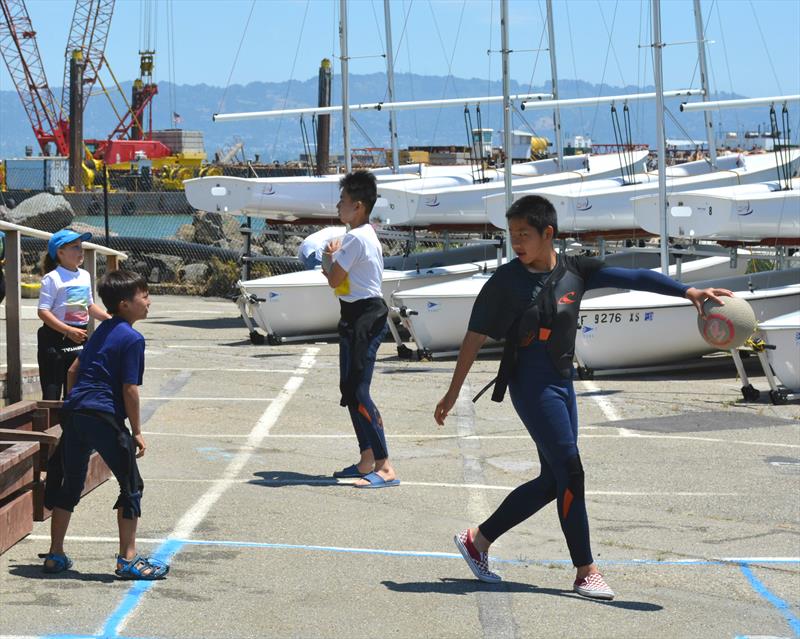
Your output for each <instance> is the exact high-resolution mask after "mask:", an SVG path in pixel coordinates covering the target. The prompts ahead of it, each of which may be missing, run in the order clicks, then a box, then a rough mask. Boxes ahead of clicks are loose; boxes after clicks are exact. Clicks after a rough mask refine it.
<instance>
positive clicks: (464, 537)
mask: <svg viewBox="0 0 800 639" xmlns="http://www.w3.org/2000/svg"><path fill="white" fill-rule="evenodd" d="M453 541H454V542H455V544H456V548H458V550H459V551H460V552H461V556H462V557H464V561H466V562H467V565H468V566H469V569H470V570H471V571H472V574H473V575H475V576H476V577H477V578H478V579H480V580H481V581H485V582H486V583H490V584H496V583H497V582H499V581H502V580H503V579H502V577H500V575H496V574H495V573H493V572H492V571H491V570H489V555H488V554H487V553H485V552H478V549H477V548H475V545H474V544H473V543H472V533H470V530H469V528H467V529H466V530H462V531H461V532H460V533H458V534H457V535H456V536H455V537H453Z"/></svg>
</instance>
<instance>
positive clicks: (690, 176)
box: [486, 149, 800, 233]
mask: <svg viewBox="0 0 800 639" xmlns="http://www.w3.org/2000/svg"><path fill="white" fill-rule="evenodd" d="M781 157H785V156H779V155H777V154H775V153H763V154H754V155H726V156H722V157H719V158H717V168H716V169H712V167H711V165H710V164H709V163H708V162H707V161H706V160H698V161H696V162H687V163H685V164H679V165H677V166H671V167H668V168H667V169H666V170H665V172H666V176H667V194H668V195H670V194H675V193H682V192H685V191H695V190H697V189H706V188H715V187H723V186H733V185H736V184H754V183H758V182H763V181H765V180H769V179H770V177H772V176H774V175H775V172H776V167H777V166H778V163H779V160H780V158H781ZM788 162H789V164H790V167H789V168H790V170H791V171H794V170H795V169H796V168H797V166H798V164H800V150H797V149H795V150H792V151H791V153H790V154H789V160H788ZM657 192H658V172H657V171H650V172H647V173H639V174H636V175H635V176H634V179H633V180H632V181H631V182H630V183H626V182H624V181H623V180H622V178H614V179H609V180H591V181H588V182H580V183H576V184H568V185H565V186H555V187H552V188H551V187H548V188H542V189H535V190H532V189H528V190H525V191H519V192H515V193H514V199H519V198H521V197H523V196H525V195H531V194H534V195H541V196H543V197H546V198H547V199H548V200H550V202H552V204H553V206H554V207H555V209H556V212H557V214H558V230H559V232H561V233H578V232H592V231H622V230H626V231H627V230H631V229H636V228H638V225H637V222H636V217H635V215H634V208H633V204H632V202H631V198H634V197H638V196H643V195H654V194H657ZM486 208H487V210H488V211H489V216H490V219H491V221H492V224H494V225H495V226H497V227H498V228H505V227H506V220H505V208H506V207H505V200H504V199H503V197H502V196H492V197H487V198H486Z"/></svg>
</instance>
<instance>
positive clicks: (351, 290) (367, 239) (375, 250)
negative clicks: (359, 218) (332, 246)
mask: <svg viewBox="0 0 800 639" xmlns="http://www.w3.org/2000/svg"><path fill="white" fill-rule="evenodd" d="M333 261H334V262H336V263H337V264H338V265H339V266H341V267H342V268H343V269H344V270H345V271H347V278H346V279H345V281H344V282H343V283H342V284H340V285H339V286H337V287H336V291H335V292H336V295H338V296H339V298H340V299H343V300H344V301H345V302H355V301H356V300H363V299H367V298H369V297H383V291H382V290H381V282H382V280H383V248H382V247H381V243H380V242H379V241H378V236H377V235H376V234H375V229H373V228H372V226H371V225H369V224H362V225H361V226H359V227H358V228H354V229H352V230H351V231H350V232H349V233H348V234H347V235H345V236H344V238H343V239H342V248H340V249H339V250H338V251H336V253H334V254H333Z"/></svg>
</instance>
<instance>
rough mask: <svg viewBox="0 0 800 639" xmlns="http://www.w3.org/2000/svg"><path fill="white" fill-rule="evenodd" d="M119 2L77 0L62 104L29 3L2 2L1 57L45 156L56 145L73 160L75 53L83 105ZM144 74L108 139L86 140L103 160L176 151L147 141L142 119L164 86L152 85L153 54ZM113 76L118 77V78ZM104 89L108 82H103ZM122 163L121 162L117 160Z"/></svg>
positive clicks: (101, 62) (143, 62)
mask: <svg viewBox="0 0 800 639" xmlns="http://www.w3.org/2000/svg"><path fill="white" fill-rule="evenodd" d="M114 2H115V0H76V2H75V10H74V12H73V15H72V24H71V26H70V33H69V37H68V39H67V47H66V51H65V56H64V57H65V66H64V80H63V83H62V87H63V88H62V94H61V102H60V103H56V101H55V98H54V96H53V93H52V91H51V90H50V87H49V85H48V84H47V77H46V76H45V72H44V67H43V65H42V59H41V56H40V55H39V47H38V45H37V44H36V31H34V30H33V26H32V24H31V19H30V16H29V15H28V10H27V8H26V6H25V0H0V10H2V18H3V19H2V21H0V54H1V55H2V57H3V59H4V60H5V63H6V66H7V67H8V71H9V74H10V75H11V78H12V80H13V82H14V85H15V86H16V88H17V93H19V96H20V99H21V100H22V104H23V106H24V108H25V112H26V113H27V115H28V118H29V119H30V121H31V125H32V127H33V133H34V135H35V136H36V140H37V141H38V142H39V146H40V147H41V149H42V153H43V154H44V155H49V151H50V149H49V146H50V144H51V143H53V144H54V145H55V147H56V152H57V153H58V155H63V156H68V155H69V119H68V118H69V113H68V105H69V65H70V59H71V58H72V56H73V52H75V51H80V52H81V54H82V57H83V60H84V61H85V63H86V70H85V72H84V78H83V84H84V90H83V96H84V98H83V106H84V108H85V107H86V102H87V101H88V99H89V96H90V95H91V89H92V87H93V86H94V84H95V83H96V82H97V81H98V80H99V77H98V76H99V72H100V69H101V68H102V67H103V65H104V64H105V65H106V67H107V66H108V65H107V63H106V60H105V57H104V51H105V47H106V41H107V40H108V30H109V27H110V26H111V16H112V14H113V12H114ZM142 53H143V55H142V60H141V75H142V77H141V78H140V79H138V80H136V81H135V82H134V87H133V100H132V104H131V105H130V106H128V105H127V103H126V107H127V108H126V109H125V111H124V112H123V114H122V115H119V114H118V116H119V122H118V123H117V125H116V126H115V127H114V129H113V131H112V132H111V134H110V135H109V136H108V137H107V138H106V139H104V140H86V145H87V146H89V147H92V148H94V149H95V151H94V155H95V157H96V158H98V159H105V157H106V156H107V155H109V154H110V157H111V158H113V159H112V163H113V162H115V161H117V162H118V161H123V162H127V161H130V160H132V159H133V158H134V157H135V155H136V152H137V151H144V152H145V153H146V155H147V157H150V158H156V157H163V156H166V155H169V153H170V150H169V149H168V148H167V147H166V146H164V145H163V144H161V143H160V142H153V141H151V140H143V139H142V130H143V126H142V120H143V117H144V114H145V110H146V108H147V106H148V105H150V103H151V101H152V99H153V97H154V96H155V95H156V93H158V87H157V85H156V84H154V83H153V82H152V70H153V52H152V51H145V52H142ZM112 75H113V74H112ZM100 83H101V85H102V81H101V82H100ZM117 158H120V159H119V160H117Z"/></svg>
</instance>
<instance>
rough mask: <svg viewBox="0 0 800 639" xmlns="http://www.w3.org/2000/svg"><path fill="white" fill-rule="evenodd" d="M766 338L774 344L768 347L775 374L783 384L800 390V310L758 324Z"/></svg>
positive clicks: (768, 357) (768, 355)
mask: <svg viewBox="0 0 800 639" xmlns="http://www.w3.org/2000/svg"><path fill="white" fill-rule="evenodd" d="M758 330H759V332H760V333H761V334H762V335H763V336H764V340H765V341H766V342H767V343H768V344H770V345H771V346H774V347H775V348H774V349H767V351H766V353H767V359H768V360H769V363H770V366H772V370H773V371H775V376H776V377H777V378H778V380H779V381H780V383H781V384H783V385H784V386H785V387H786V388H787V389H789V390H790V391H794V392H800V310H798V309H797V306H796V305H795V309H794V311H792V312H791V313H787V314H786V315H780V316H779V317H774V318H772V319H770V320H767V321H766V322H761V323H759V325H758Z"/></svg>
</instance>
